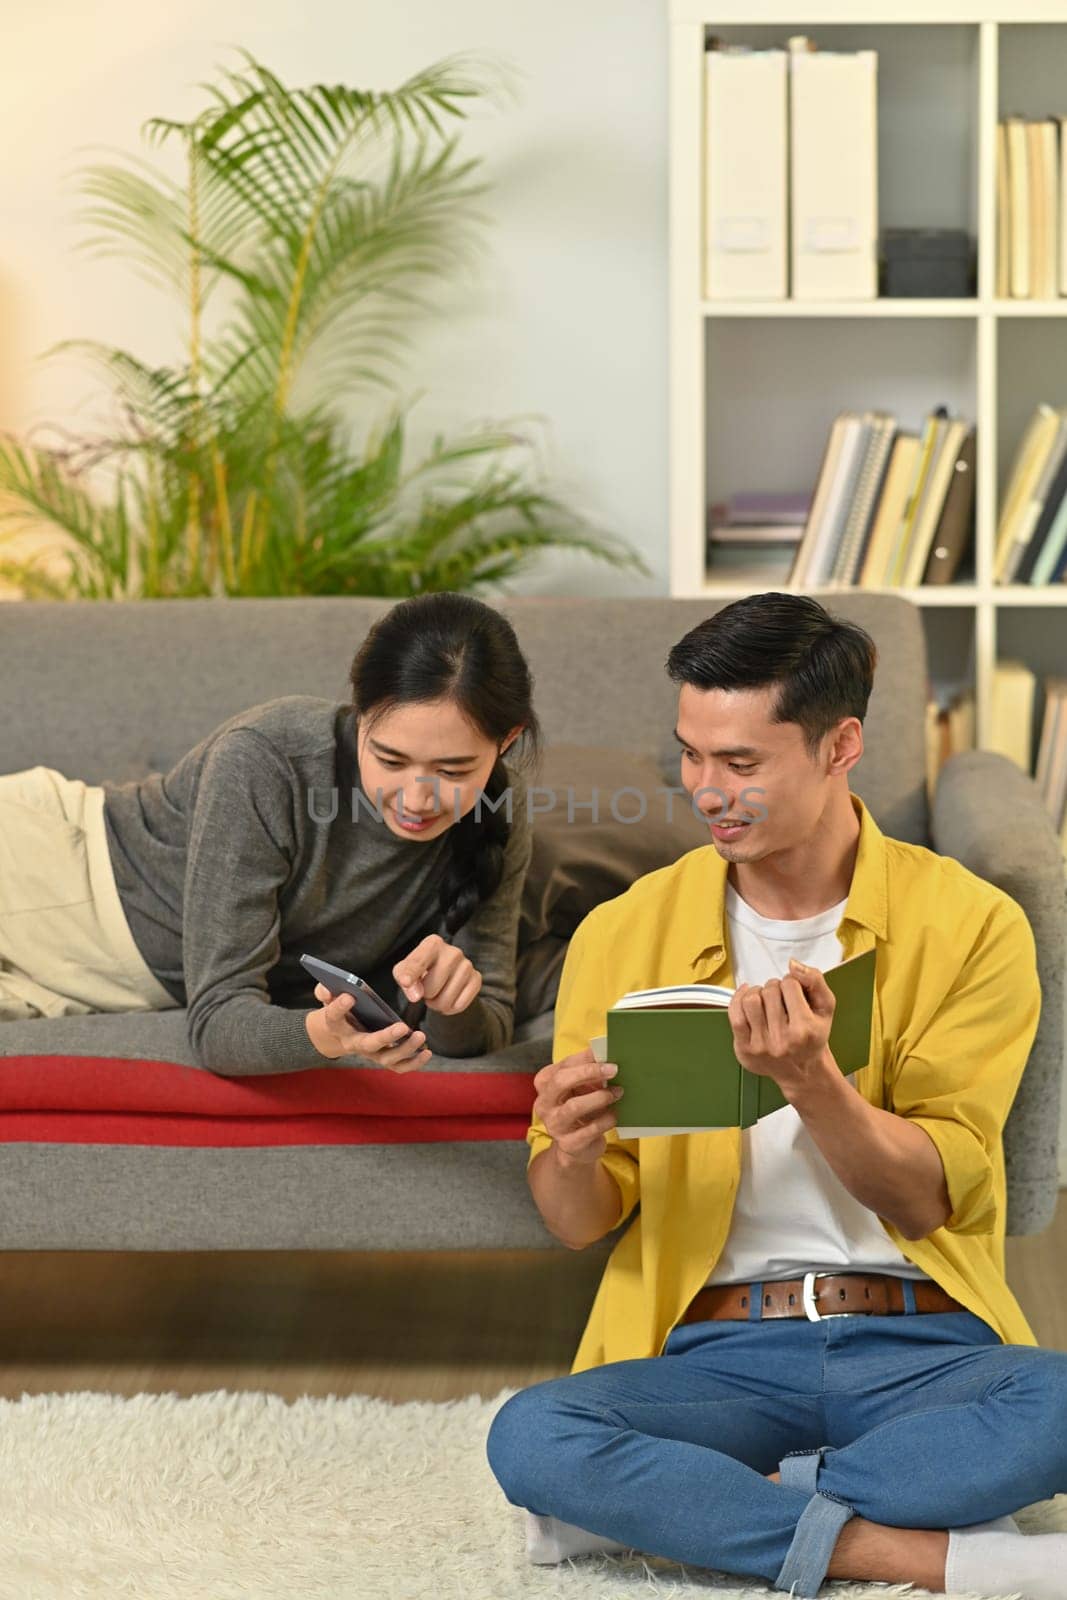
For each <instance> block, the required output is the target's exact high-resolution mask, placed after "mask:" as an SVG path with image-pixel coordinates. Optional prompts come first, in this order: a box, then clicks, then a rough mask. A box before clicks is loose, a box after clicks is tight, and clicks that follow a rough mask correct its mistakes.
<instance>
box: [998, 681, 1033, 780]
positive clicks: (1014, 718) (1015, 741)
mask: <svg viewBox="0 0 1067 1600" xmlns="http://www.w3.org/2000/svg"><path fill="white" fill-rule="evenodd" d="M1036 683H1037V680H1036V678H1035V676H1034V674H1033V672H1031V670H1030V668H1029V667H1028V666H1027V665H1026V663H1025V662H1023V661H998V662H997V664H996V666H995V667H994V668H993V694H992V705H991V712H990V733H989V743H988V748H989V749H990V750H995V751H997V752H998V753H999V754H1000V755H1002V756H1007V758H1008V760H1009V761H1014V763H1015V765H1016V766H1017V767H1021V768H1022V770H1023V772H1026V773H1029V771H1030V767H1031V761H1032V756H1033V751H1032V748H1031V742H1030V740H1031V727H1032V724H1033V717H1034V690H1035V687H1036Z"/></svg>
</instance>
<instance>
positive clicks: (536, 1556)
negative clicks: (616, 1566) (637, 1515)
mask: <svg viewBox="0 0 1067 1600" xmlns="http://www.w3.org/2000/svg"><path fill="white" fill-rule="evenodd" d="M629 1548H630V1547H629V1545H625V1544H619V1543H617V1541H616V1540H614V1539H605V1538H603V1537H602V1536H601V1535H600V1534H599V1533H589V1532H588V1531H587V1530H586V1529H585V1528H576V1527H575V1526H574V1524H573V1523H571V1522H560V1521H559V1519H558V1518H557V1517H540V1516H538V1515H537V1513H536V1512H535V1511H527V1513H526V1554H527V1556H528V1557H529V1559H530V1560H531V1561H532V1562H534V1563H536V1564H537V1565H538V1566H552V1565H554V1564H555V1563H556V1562H557V1561H566V1560H567V1558H568V1557H569V1556H588V1555H601V1554H603V1555H617V1554H618V1552H619V1551H620V1550H628V1549H629Z"/></svg>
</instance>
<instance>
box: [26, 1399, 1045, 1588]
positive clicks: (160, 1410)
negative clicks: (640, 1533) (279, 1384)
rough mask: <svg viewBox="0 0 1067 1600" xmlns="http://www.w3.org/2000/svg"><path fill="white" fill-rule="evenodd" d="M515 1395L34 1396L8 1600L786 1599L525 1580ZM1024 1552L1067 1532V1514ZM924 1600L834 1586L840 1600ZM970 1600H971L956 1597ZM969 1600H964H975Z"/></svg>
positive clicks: (624, 1560) (632, 1581) (671, 1574)
mask: <svg viewBox="0 0 1067 1600" xmlns="http://www.w3.org/2000/svg"><path fill="white" fill-rule="evenodd" d="M514 1392H515V1391H514V1390H512V1389H505V1390H502V1391H501V1393H500V1394H499V1395H497V1396H496V1398H495V1399H492V1400H482V1399H480V1398H479V1397H477V1396H474V1397H471V1398H470V1399H466V1400H459V1401H452V1402H450V1403H448V1404H433V1403H430V1402H421V1401H420V1402H412V1403H410V1404H407V1405H398V1406H393V1405H389V1404H388V1403H386V1402H385V1401H382V1400H372V1399H367V1398H365V1397H361V1396H354V1397H350V1398H346V1399H325V1400H322V1399H303V1400H298V1401H296V1402H294V1403H289V1402H287V1401H285V1400H282V1399H281V1398H280V1397H279V1396H277V1395H270V1394H240V1393H238V1394H228V1393H221V1392H217V1393H214V1394H202V1395H196V1396H194V1397H192V1398H190V1399H180V1398H178V1397H177V1396H176V1395H144V1394H142V1395H138V1396H136V1397H135V1398H133V1399H129V1400H127V1399H123V1398H121V1397H119V1396H115V1395H108V1394H94V1393H81V1394H69V1395H24V1396H23V1398H22V1399H21V1400H17V1401H15V1400H7V1401H0V1597H2V1600H122V1597H136V1600H517V1597H524V1596H529V1597H531V1600H536V1597H539V1596H557V1597H560V1600H593V1597H610V1600H629V1597H631V1596H632V1597H633V1600H638V1597H642V1600H643V1597H647V1596H648V1595H649V1594H654V1595H669V1596H672V1597H675V1600H681V1597H694V1596H698V1595H699V1596H704V1597H705V1600H708V1597H710V1596H712V1595H713V1596H715V1597H716V1600H749V1597H751V1596H759V1595H774V1594H777V1593H780V1591H777V1590H775V1589H773V1588H772V1586H771V1585H770V1584H768V1583H763V1582H762V1581H759V1580H756V1581H753V1582H751V1583H749V1584H747V1585H746V1584H744V1583H739V1582H738V1580H737V1578H736V1577H733V1578H731V1577H727V1576H724V1575H722V1574H718V1573H714V1572H711V1571H709V1570H707V1569H703V1568H691V1567H682V1566H679V1565H677V1564H676V1563H674V1562H671V1561H667V1560H665V1559H662V1558H660V1557H654V1556H647V1557H646V1556H637V1555H627V1556H621V1555H620V1556H603V1555H598V1556H586V1557H583V1558H581V1559H580V1560H575V1561H573V1562H565V1563H563V1564H562V1565H561V1566H559V1567H534V1566H531V1565H530V1564H529V1563H528V1561H527V1559H526V1553H525V1535H524V1527H525V1523H524V1516H523V1513H522V1512H521V1511H520V1510H518V1509H517V1508H516V1507H514V1506H510V1505H509V1504H508V1503H507V1501H506V1500H505V1499H504V1497H503V1495H502V1493H501V1492H500V1489H499V1487H498V1485H497V1483H496V1480H495V1479H494V1478H493V1475H492V1473H491V1472H490V1470H489V1465H488V1463H487V1461H486V1456H485V1438H486V1434H487V1432H488V1429H489V1424H490V1422H491V1420H492V1418H493V1416H494V1414H495V1412H496V1411H497V1409H498V1408H499V1407H500V1406H501V1405H502V1404H503V1402H504V1401H505V1400H506V1399H508V1397H509V1396H510V1395H511V1394H513V1393H514ZM1019 1522H1020V1525H1021V1526H1024V1527H1025V1529H1026V1531H1027V1532H1037V1531H1040V1530H1050V1531H1051V1530H1057V1531H1067V1495H1058V1496H1056V1498H1055V1499H1054V1500H1048V1501H1043V1502H1042V1503H1041V1504H1040V1505H1039V1506H1034V1507H1029V1508H1027V1510H1026V1511H1025V1512H1024V1513H1023V1514H1022V1515H1021V1516H1020V1517H1019ZM927 1592H928V1591H926V1590H922V1589H916V1588H915V1587H914V1586H912V1585H907V1584H905V1585H899V1584H877V1583H876V1584H853V1583H846V1582H841V1581H835V1582H832V1583H827V1584H825V1585H824V1586H823V1589H822V1590H821V1591H820V1593H821V1594H822V1595H825V1596H832V1597H834V1600H860V1597H863V1600H875V1597H876V1596H878V1597H887V1596H897V1595H907V1596H909V1597H916V1600H917V1597H919V1596H922V1595H925V1594H926V1593H927ZM953 1600H957V1597H953ZM958 1600H963V1597H958ZM967 1600H970V1597H967Z"/></svg>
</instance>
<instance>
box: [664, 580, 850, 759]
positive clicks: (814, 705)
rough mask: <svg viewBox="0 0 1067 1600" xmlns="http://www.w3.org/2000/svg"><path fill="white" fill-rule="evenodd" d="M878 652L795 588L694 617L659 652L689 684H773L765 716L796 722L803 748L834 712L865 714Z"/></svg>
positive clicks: (820, 734)
mask: <svg viewBox="0 0 1067 1600" xmlns="http://www.w3.org/2000/svg"><path fill="white" fill-rule="evenodd" d="M877 660H878V652H877V651H876V649H875V647H874V640H873V639H872V638H871V636H870V634H869V633H866V632H865V631H864V629H863V628H861V627H860V626H859V625H858V623H855V622H846V621H845V620H844V618H843V617H834V616H831V614H830V612H828V611H827V610H826V609H825V608H824V607H823V606H821V605H820V604H819V602H818V601H817V600H812V599H811V598H810V596H808V595H803V594H778V593H773V592H772V593H769V594H750V595H746V596H745V598H744V599H743V600H735V601H734V602H733V604H732V605H728V606H724V607H723V609H722V610H721V611H717V612H716V613H715V615H714V616H711V617H707V618H706V619H705V621H703V622H698V623H697V625H696V627H695V628H691V629H690V631H689V632H688V633H687V634H686V636H685V638H684V639H679V641H678V643H677V644H676V645H675V646H674V648H673V649H672V650H671V653H670V655H669V656H668V657H667V673H668V675H669V677H670V678H671V680H672V682H674V683H678V684H682V683H688V684H692V686H693V687H694V688H696V689H760V688H765V687H766V686H767V685H768V684H777V685H778V694H777V695H776V697H775V699H774V701H773V703H772V710H771V721H772V722H796V723H799V724H800V727H801V729H802V730H803V733H804V743H805V744H806V746H807V749H808V754H809V755H811V756H814V755H815V753H816V752H817V750H818V748H819V744H820V741H821V740H822V739H823V738H824V736H825V735H826V734H827V733H829V731H830V729H831V728H832V727H834V725H835V724H836V723H838V722H840V720H841V718H842V717H858V718H859V720H860V722H862V721H863V719H864V717H865V716H866V714H867V701H868V700H869V699H870V694H871V686H872V683H873V680H874V668H875V663H876V661H877Z"/></svg>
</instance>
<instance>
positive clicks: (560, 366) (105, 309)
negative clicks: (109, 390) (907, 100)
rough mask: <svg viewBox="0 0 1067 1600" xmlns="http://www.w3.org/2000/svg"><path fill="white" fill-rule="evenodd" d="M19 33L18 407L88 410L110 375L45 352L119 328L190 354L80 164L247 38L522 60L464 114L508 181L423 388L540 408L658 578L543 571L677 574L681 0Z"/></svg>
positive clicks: (354, 8) (545, 574)
mask: <svg viewBox="0 0 1067 1600" xmlns="http://www.w3.org/2000/svg"><path fill="white" fill-rule="evenodd" d="M20 9H21V11H22V17H21V18H20V22H19V27H18V31H17V32H16V31H14V30H8V34H7V37H6V38H5V60H4V73H3V79H4V93H3V96H2V97H0V129H2V147H3V149H4V150H5V152H6V155H7V159H6V160H5V162H4V163H3V167H2V170H0V216H3V218H4V234H3V244H2V247H0V340H2V343H0V350H2V352H3V356H2V360H0V426H5V427H16V428H24V427H26V426H27V425H28V424H30V423H31V422H34V421H39V420H49V421H53V420H55V421H59V422H62V423H66V424H68V425H73V424H75V423H76V422H77V420H78V417H79V415H81V416H82V417H85V416H86V415H87V414H88V413H87V412H86V410H85V405H86V404H87V403H88V401H89V397H91V395H92V393H93V389H94V383H95V379H94V378H93V376H92V375H91V374H90V373H89V372H88V371H87V370H86V369H85V368H84V367H81V366H78V365H73V364H64V365H63V366H62V368H56V369H55V370H53V371H51V372H45V371H42V370H39V369H37V368H36V367H35V365H34V361H33V358H34V356H35V355H36V354H37V353H38V352H40V351H41V350H43V349H44V348H45V347H46V346H48V345H50V344H52V343H54V342H55V341H57V340H59V339H63V338H68V337H97V338H102V339H106V340H111V341H113V342H115V343H118V344H122V345H125V346H126V347H128V348H130V349H132V350H134V351H135V352H137V353H138V354H144V355H147V356H149V357H153V358H157V359H160V360H168V359H174V358H175V357H176V356H177V353H178V345H177V340H178V332H179V327H180V323H179V321H178V317H177V313H176V311H175V310H174V309H172V307H171V305H170V304H169V302H168V301H167V300H166V299H165V298H164V297H162V296H160V295H157V294H156V293H155V292H154V291H153V290H152V289H151V288H150V287H149V286H148V285H147V284H143V283H141V282H139V281H138V280H137V279H136V278H135V277H133V276H132V275H131V274H130V273H129V272H128V271H127V270H124V269H121V268H120V267H118V266H117V264H115V263H113V262H108V261H94V260H92V259H86V258H85V257H79V256H77V255H75V254H74V245H75V244H76V242H77V240H78V238H79V236H80V234H79V229H78V227H77V225H76V222H75V212H76V208H77V197H76V194H75V192H74V188H73V184H72V183H71V182H69V181H67V182H66V186H64V184H65V179H68V180H69V175H70V174H71V173H72V172H73V170H74V169H75V168H76V167H77V166H78V165H79V164H81V163H82V162H83V161H84V160H86V159H91V158H93V157H92V156H91V153H90V152H88V151H86V150H84V149H82V148H80V147H85V146H90V145H95V146H99V145H107V146H111V147H112V148H121V149H124V150H132V149H134V148H135V147H136V144H137V139H138V130H139V128H140V125H141V123H142V122H143V121H144V120H145V119H146V118H148V117H150V116H154V115H160V114H162V115H169V116H178V117H185V116H187V115H189V114H190V113H191V112H192V111H193V110H194V109H195V108H196V107H197V106H198V105H200V104H202V103H203V102H202V98H201V97H200V95H199V94H198V93H197V91H196V89H195V87H194V86H195V85H196V84H197V82H199V81H202V80H204V79H206V78H209V77H210V76H211V75H212V73H213V68H214V65H215V63H217V62H220V61H231V60H234V57H233V56H232V55H231V53H230V48H229V47H231V46H235V45H240V46H243V47H244V48H246V49H248V50H250V51H251V52H252V53H253V54H255V55H257V56H259V57H260V58H261V59H262V60H263V61H264V62H265V63H266V64H267V65H268V66H271V67H273V68H274V69H275V70H277V72H278V73H279V76H281V77H282V78H283V79H284V80H285V81H286V82H289V83H297V84H299V83H310V82H314V81H322V80H325V81H330V82H345V83H349V84H352V85H357V86H367V87H376V88H377V87H382V88H384V87H387V86H392V85H395V84H396V83H398V82H400V81H401V80H402V79H403V78H404V77H406V76H408V75H409V74H410V73H412V72H414V71H416V70H417V69H419V68H420V67H423V66H425V65H427V64H429V63H430V62H432V61H435V60H437V59H439V58H441V57H443V56H446V55H449V54H453V53H455V52H460V51H469V50H470V51H477V52H482V53H488V54H490V55H492V56H494V57H503V58H505V59H506V60H507V61H509V62H510V63H511V64H512V66H513V68H514V69H516V70H515V71H514V72H513V75H512V76H513V82H514V84H515V87H516V89H517V98H516V100H515V101H514V102H513V103H512V104H510V105H509V104H507V103H505V104H504V105H502V106H501V107H500V108H486V109H485V110H480V111H479V112H478V114H477V120H476V121H474V122H472V125H471V126H470V129H469V133H468V135H467V136H466V140H467V144H468V148H469V149H470V151H471V153H472V154H473V153H479V154H483V155H484V156H485V158H486V161H487V175H488V176H489V177H490V178H491V179H492V180H493V183H494V186H495V187H494V191H493V193H492V194H491V195H490V196H489V197H488V199H487V201H486V202H485V205H486V209H487V210H488V211H489V212H490V214H491V216H492V217H493V226H492V228H491V230H490V232H489V234H488V252H487V255H486V258H485V260H484V261H483V263H482V265H481V266H480V267H479V268H478V272H477V281H476V282H468V283H467V284H465V285H456V286H453V287H450V288H449V289H448V291H447V295H446V296H445V297H444V298H443V301H442V303H443V305H444V306H445V308H446V312H447V315H445V316H443V317H442V318H441V320H440V322H439V324H437V325H436V326H433V325H430V326H428V327H427V329H426V330H425V332H424V333H423V334H420V338H419V341H418V344H417V346H416V353H415V359H414V360H413V362H412V365H411V368H410V372H409V374H408V376H407V384H406V389H407V392H408V393H414V392H417V391H425V398H424V399H422V400H421V401H420V403H419V405H418V408H417V411H416V413H415V417H416V418H417V419H421V428H422V430H423V432H430V431H432V430H433V429H435V428H437V427H444V428H449V427H454V426H460V425H463V424H465V423H468V422H471V421H474V420H481V419H489V418H493V419H502V418H506V417H515V416H520V415H521V416H530V415H531V414H532V415H535V416H540V417H542V418H544V419H545V424H546V426H545V427H544V428H543V429H542V431H541V438H542V439H543V452H542V454H543V459H544V461H545V464H546V466H547V468H548V469H549V471H550V473H551V477H552V481H553V485H554V487H555V488H556V489H557V491H558V492H560V493H561V494H562V495H563V496H565V497H566V498H567V499H568V501H569V503H571V504H573V505H575V506H576V507H579V508H580V509H582V510H583V511H585V512H586V514H588V515H589V516H590V517H591V518H592V519H594V520H595V521H596V522H597V524H598V525H599V526H601V527H603V528H604V529H605V530H608V531H611V532H613V533H615V534H618V535H621V536H622V537H624V538H626V539H628V540H629V541H630V542H631V543H632V544H633V545H634V546H636V547H637V548H638V549H639V550H640V552H641V553H642V555H643V556H644V557H645V559H646V561H647V563H648V565H649V567H650V568H651V569H652V573H653V577H652V578H651V579H641V578H639V577H636V576H626V577H624V576H622V575H621V574H619V575H616V574H614V573H612V572H611V571H610V569H608V568H606V567H603V566H600V565H599V564H594V563H592V562H590V561H588V560H585V559H584V558H569V559H568V558H563V557H556V558H551V559H550V558H546V560H545V562H544V564H543V566H542V567H541V568H540V570H539V574H538V576H536V577H534V576H533V575H532V574H531V576H530V577H529V578H528V579H527V580H526V581H525V582H524V584H523V585H522V587H524V588H525V589H527V590H528V591H530V592H542V591H544V592H552V591H556V592H559V591H561V590H567V591H569V592H576V591H577V592H588V593H597V592H600V593H606V592H615V593H628V592H650V591H651V592H660V593H663V592H666V587H667V577H666V573H667V527H666V505H667V434H666V429H667V419H666V393H667V338H666V330H667V292H666V248H667V240H666V231H667V219H666V165H667V148H666V140H667V132H666V34H667V23H666V10H667V8H666V5H665V4H662V3H660V0H582V3H581V4H580V5H575V4H574V3H573V0H509V3H508V4H506V5H501V4H500V3H499V0H400V3H396V0H394V3H392V4H389V3H386V4H381V3H380V0H379V3H373V4H372V3H370V0H355V3H352V0H305V3H302V4H295V3H294V0H185V3H184V4H183V5H181V6H166V5H163V4H161V3H160V0H154V3H153V0H149V4H148V5H147V6H146V5H145V4H144V0H95V3H94V4H93V5H91V6H85V5H84V4H83V3H82V0H39V4H38V5H37V6H35V7H33V8H30V7H22V8H20Z"/></svg>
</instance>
